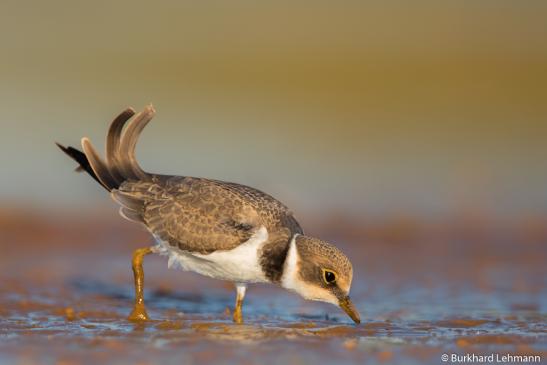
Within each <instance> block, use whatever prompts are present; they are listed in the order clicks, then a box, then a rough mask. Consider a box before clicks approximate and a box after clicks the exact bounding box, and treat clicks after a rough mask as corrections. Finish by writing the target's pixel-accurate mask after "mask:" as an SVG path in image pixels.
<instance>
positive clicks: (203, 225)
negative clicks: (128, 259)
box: [57, 105, 360, 323]
mask: <svg viewBox="0 0 547 365" xmlns="http://www.w3.org/2000/svg"><path fill="white" fill-rule="evenodd" d="M154 114H155V110H154V108H153V107H152V106H151V105H150V106H147V107H146V108H145V109H144V110H143V111H142V112H140V113H138V114H135V111H134V110H133V109H131V108H128V109H126V110H124V111H123V112H122V113H121V114H120V115H118V116H117V117H116V118H115V119H114V121H113V122H112V123H111V125H110V128H109V130H108V135H107V138H106V159H102V158H101V157H100V155H99V154H98V153H97V151H96V149H95V148H94V147H93V145H92V144H91V142H90V141H89V139H88V138H86V137H84V138H82V141H81V144H82V149H83V152H82V151H80V150H78V149H76V148H74V147H64V146H62V145H60V144H57V145H58V146H59V147H60V148H61V150H63V152H65V153H66V154H67V155H68V156H70V157H71V158H72V159H74V160H75V161H76V162H77V163H78V164H79V166H78V168H77V169H78V170H80V171H86V172H87V173H88V174H89V175H91V177H93V178H94V179H95V180H96V181H97V182H98V183H99V184H101V185H102V186H103V187H104V188H105V189H106V190H108V191H109V192H110V196H111V197H112V198H113V199H114V200H115V201H116V202H117V203H118V204H119V205H120V206H121V207H120V214H121V215H122V216H123V217H124V218H126V219H128V220H130V221H133V222H137V223H140V224H142V225H143V226H144V227H146V229H147V230H148V231H149V232H150V233H151V234H152V235H153V237H154V238H155V241H156V244H155V245H153V246H150V247H144V248H140V249H137V250H136V251H135V252H134V253H133V260H132V267H133V274H134V280H135V304H134V307H133V310H132V312H131V314H130V315H129V319H130V320H133V321H145V320H147V319H149V317H148V314H147V312H146V308H145V305H144V297H143V281H144V272H143V268H142V262H143V257H144V256H145V255H148V254H150V253H158V254H161V255H166V256H168V266H169V267H178V268H181V269H183V270H187V271H193V272H197V273H199V274H202V275H205V276H209V277H212V278H216V279H221V280H227V281H231V282H233V283H234V284H235V287H236V305H235V309H234V313H233V320H234V322H236V323H242V321H243V317H242V305H243V298H244V296H245V291H246V288H247V284H250V283H273V284H277V285H280V286H281V287H283V288H286V289H288V290H291V291H294V292H296V293H298V294H300V295H301V296H302V297H304V298H305V299H309V300H318V301H323V302H328V303H332V304H335V305H337V306H339V307H340V308H342V309H343V310H344V311H345V312H346V313H347V314H348V315H349V316H350V317H351V319H352V320H353V321H354V322H356V323H360V316H359V313H358V312H357V310H356V309H355V307H354V305H353V303H352V302H351V300H350V298H349V291H350V287H351V281H352V277H353V268H352V265H351V263H350V260H349V259H348V258H347V257H346V255H344V254H343V253H342V252H341V251H340V250H339V249H338V248H336V247H335V246H333V245H332V244H330V243H327V242H324V241H321V240H319V239H317V238H312V237H308V236H305V235H304V232H303V231H302V228H301V227H300V225H299V224H298V222H297V220H296V218H295V217H294V215H293V213H292V212H291V211H290V210H289V209H288V208H287V207H286V206H285V205H283V204H282V203H281V202H279V201H278V200H276V199H275V198H273V197H271V196H270V195H268V194H266V193H263V192H262V191H259V190H257V189H254V188H251V187H249V186H245V185H240V184H236V183H230V182H224V181H219V180H212V179H204V178H196V177H187V176H168V175H159V174H152V173H147V172H145V171H143V170H142V169H141V167H140V166H139V165H138V163H137V161H136V159H135V146H136V143H137V139H138V137H139V135H140V133H141V132H142V130H143V129H144V127H145V126H146V124H147V123H148V122H149V121H150V120H151V119H152V118H153V117H154ZM131 118H132V119H131Z"/></svg>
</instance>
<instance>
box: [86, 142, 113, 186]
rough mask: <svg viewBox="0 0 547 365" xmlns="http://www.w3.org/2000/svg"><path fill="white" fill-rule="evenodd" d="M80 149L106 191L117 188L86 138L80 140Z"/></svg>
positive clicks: (103, 163)
mask: <svg viewBox="0 0 547 365" xmlns="http://www.w3.org/2000/svg"><path fill="white" fill-rule="evenodd" d="M82 148H83V149H84V153H85V156H86V157H87V160H88V161H89V164H90V165H91V168H92V169H93V172H94V173H95V175H97V177H98V178H99V180H101V183H102V184H103V186H106V187H107V188H108V190H112V189H114V188H117V187H118V186H119V184H118V183H117V182H116V180H114V178H113V177H112V174H111V173H110V170H109V168H108V166H107V165H106V163H105V162H104V161H103V159H102V158H101V156H100V155H99V153H98V152H97V150H95V147H93V145H92V144H91V141H90V140H89V139H88V138H87V137H84V138H82Z"/></svg>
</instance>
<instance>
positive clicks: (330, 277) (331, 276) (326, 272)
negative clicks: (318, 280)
mask: <svg viewBox="0 0 547 365" xmlns="http://www.w3.org/2000/svg"><path fill="white" fill-rule="evenodd" d="M323 275H324V277H325V281H326V282H327V284H331V283H334V282H335V281H336V275H335V274H334V273H333V272H332V271H330V270H324V272H323Z"/></svg>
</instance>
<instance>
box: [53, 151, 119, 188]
mask: <svg viewBox="0 0 547 365" xmlns="http://www.w3.org/2000/svg"><path fill="white" fill-rule="evenodd" d="M55 144H56V145H57V147H59V148H60V149H61V151H63V152H64V153H66V154H67V155H68V156H69V157H70V158H72V159H73V160H74V161H76V162H77V163H78V164H79V166H78V167H77V168H76V171H77V172H80V171H85V172H87V173H88V174H89V175H90V176H91V177H92V178H93V179H95V181H97V182H98V183H99V184H101V185H102V186H104V184H103V183H102V182H101V180H99V178H98V177H97V175H96V174H95V172H94V171H93V169H92V168H91V165H90V164H89V161H88V160H87V157H86V156H85V154H84V153H83V152H81V151H79V150H77V149H76V148H74V147H70V146H69V147H65V146H63V145H62V144H60V143H57V142H55ZM104 187H105V188H106V189H108V188H107V187H106V186H104Z"/></svg>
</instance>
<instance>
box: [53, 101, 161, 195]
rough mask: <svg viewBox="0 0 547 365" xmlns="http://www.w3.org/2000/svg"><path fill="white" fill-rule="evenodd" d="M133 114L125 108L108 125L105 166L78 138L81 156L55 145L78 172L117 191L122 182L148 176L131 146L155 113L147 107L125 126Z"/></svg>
mask: <svg viewBox="0 0 547 365" xmlns="http://www.w3.org/2000/svg"><path fill="white" fill-rule="evenodd" d="M134 114H135V111H134V110H133V109H131V108H128V109H126V110H124V111H123V112H122V113H121V114H120V115H118V116H117V117H116V119H114V121H113V122H112V123H111V125H110V128H109V130H108V135H107V139H106V162H105V160H103V159H102V158H101V157H100V155H99V153H98V152H97V150H96V149H95V147H93V145H92V144H91V141H90V140H89V139H88V138H86V137H84V138H82V148H83V152H81V151H79V150H77V149H76V148H74V147H64V146H62V145H60V144H58V143H57V146H59V148H60V149H61V150H62V151H63V152H64V153H66V154H67V155H68V156H70V157H71V158H72V159H73V160H75V161H76V162H78V164H79V165H80V166H79V168H78V169H82V170H85V171H86V172H87V173H88V174H89V175H91V177H93V178H94V179H95V180H96V181H97V182H98V183H99V184H101V185H102V186H103V187H104V188H105V189H107V190H108V191H112V190H113V189H117V188H118V187H119V186H120V185H121V184H122V183H123V182H124V181H125V180H142V179H146V178H148V176H149V175H148V174H147V173H146V172H144V171H143V170H142V169H141V167H140V166H139V164H138V163H137V160H136V158H135V146H136V145H137V140H138V138H139V135H140V133H141V132H142V130H143V129H144V127H145V126H146V125H147V124H148V122H150V120H152V118H153V117H154V114H155V110H154V108H153V107H152V106H151V105H150V106H147V107H146V108H145V109H144V110H143V111H142V112H140V113H138V114H137V115H136V116H135V117H134V119H133V120H132V121H131V122H129V124H127V125H126V123H127V121H128V120H129V119H130V118H131V117H133V115H134ZM124 126H125V128H124Z"/></svg>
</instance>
